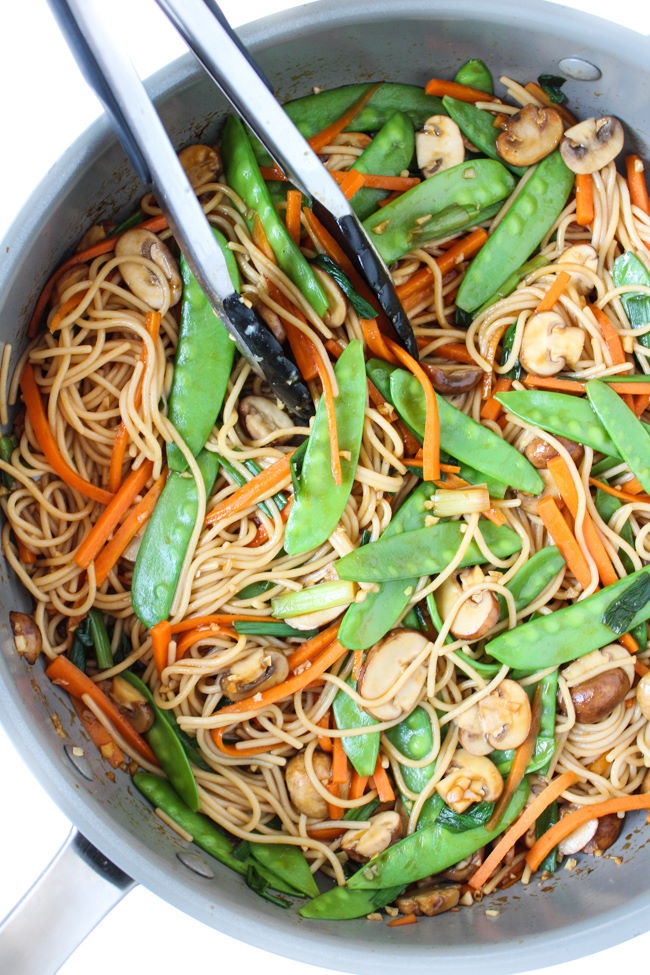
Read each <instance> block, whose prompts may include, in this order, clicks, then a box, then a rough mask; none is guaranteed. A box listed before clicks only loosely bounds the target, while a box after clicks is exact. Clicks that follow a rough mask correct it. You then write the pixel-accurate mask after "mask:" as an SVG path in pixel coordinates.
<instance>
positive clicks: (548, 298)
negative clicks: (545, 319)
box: [535, 271, 571, 312]
mask: <svg viewBox="0 0 650 975" xmlns="http://www.w3.org/2000/svg"><path fill="white" fill-rule="evenodd" d="M570 280H571V275H570V274H568V273H567V271H560V273H559V274H558V276H557V277H556V279H555V281H554V282H553V284H552V285H551V287H550V288H549V289H548V291H547V292H546V294H545V295H544V297H543V298H542V300H541V301H540V303H539V304H538V306H537V308H536V309H535V311H536V312H541V311H552V310H553V308H554V307H555V305H556V304H557V302H558V300H559V298H560V295H561V294H562V293H563V292H564V291H565V289H566V287H567V285H568V283H569V281H570Z"/></svg>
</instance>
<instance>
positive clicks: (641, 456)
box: [585, 379, 650, 492]
mask: <svg viewBox="0 0 650 975" xmlns="http://www.w3.org/2000/svg"><path fill="white" fill-rule="evenodd" d="M585 388H586V391H587V396H588V398H589V402H590V403H591V405H592V407H593V409H594V411H595V413H596V416H597V417H598V419H599V420H600V422H601V423H602V425H603V426H604V428H605V430H606V431H607V433H608V434H609V436H610V437H611V438H612V440H613V441H614V443H615V444H616V451H615V453H617V454H620V456H621V457H622V458H623V460H624V461H625V462H626V464H627V465H628V466H629V468H630V470H631V471H632V472H633V473H634V474H635V475H636V477H637V478H638V479H639V481H640V483H641V484H642V485H643V490H644V491H646V492H648V491H650V437H649V436H648V433H647V431H646V429H645V427H644V426H643V424H642V423H641V421H640V420H637V418H636V416H635V415H634V413H633V412H632V410H631V409H630V408H629V406H626V405H625V403H624V402H623V400H622V399H621V397H620V396H619V395H618V393H615V392H614V390H613V389H611V387H610V386H608V385H607V383H601V382H600V381H599V380H598V379H591V380H589V382H588V383H587V385H586V387H585Z"/></svg>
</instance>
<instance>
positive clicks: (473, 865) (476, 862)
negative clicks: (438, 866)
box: [440, 847, 485, 884]
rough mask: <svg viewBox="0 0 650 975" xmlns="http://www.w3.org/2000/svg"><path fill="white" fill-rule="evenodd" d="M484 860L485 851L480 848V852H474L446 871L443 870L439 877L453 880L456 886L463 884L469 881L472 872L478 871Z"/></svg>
mask: <svg viewBox="0 0 650 975" xmlns="http://www.w3.org/2000/svg"><path fill="white" fill-rule="evenodd" d="M484 859H485V849H484V847H481V849H480V850H476V852H475V853H472V855H471V856H469V857H465V859H464V860H459V861H458V863H454V865H453V866H452V867H449V869H448V870H444V871H443V872H442V873H441V874H440V876H441V877H444V878H445V880H453V881H455V882H456V883H458V884H464V883H465V882H466V881H467V880H469V878H470V877H471V876H472V874H473V873H474V871H476V870H478V868H479V867H480V866H481V864H482V863H483V860H484Z"/></svg>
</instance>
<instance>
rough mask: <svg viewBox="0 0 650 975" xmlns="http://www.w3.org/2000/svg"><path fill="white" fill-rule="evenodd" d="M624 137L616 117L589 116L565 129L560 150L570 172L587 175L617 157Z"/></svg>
mask: <svg viewBox="0 0 650 975" xmlns="http://www.w3.org/2000/svg"><path fill="white" fill-rule="evenodd" d="M624 141H625V133H624V131H623V126H622V125H621V123H620V122H619V120H618V119H617V118H614V117H613V116H612V115H603V116H602V118H598V119H597V118H593V117H592V118H586V119H584V120H583V121H582V122H578V124H577V125H574V126H572V127H571V128H570V129H567V130H566V132H565V133H564V138H563V139H562V142H561V143H560V153H561V155H562V159H563V160H564V162H565V165H566V166H568V167H569V169H570V170H571V172H573V173H578V174H580V175H587V174H589V173H595V172H597V171H598V170H599V169H602V168H603V166H606V165H607V164H608V163H610V162H611V161H612V160H613V159H616V157H617V156H618V154H619V153H620V151H621V150H622V148H623V142H624Z"/></svg>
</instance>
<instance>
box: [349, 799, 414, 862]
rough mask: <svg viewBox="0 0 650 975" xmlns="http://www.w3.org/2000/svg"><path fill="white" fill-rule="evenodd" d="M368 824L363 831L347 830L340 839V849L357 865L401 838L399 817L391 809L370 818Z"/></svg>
mask: <svg viewBox="0 0 650 975" xmlns="http://www.w3.org/2000/svg"><path fill="white" fill-rule="evenodd" d="M368 823H369V825H368V826H367V827H366V828H365V829H349V830H348V831H347V833H345V834H344V835H343V836H342V837H341V849H342V850H343V851H344V852H345V853H347V855H348V856H349V857H350V859H351V860H356V861H357V862H358V863H365V862H366V860H369V859H370V857H374V856H376V855H377V854H378V853H382V852H383V851H384V850H385V849H386V848H387V847H389V846H390V845H391V843H396V842H397V840H401V838H402V836H403V829H402V819H401V816H400V814H399V813H398V812H395V811H394V810H392V809H391V810H388V811H387V812H382V813H378V814H377V815H376V816H371V817H370V819H369V820H368Z"/></svg>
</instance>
